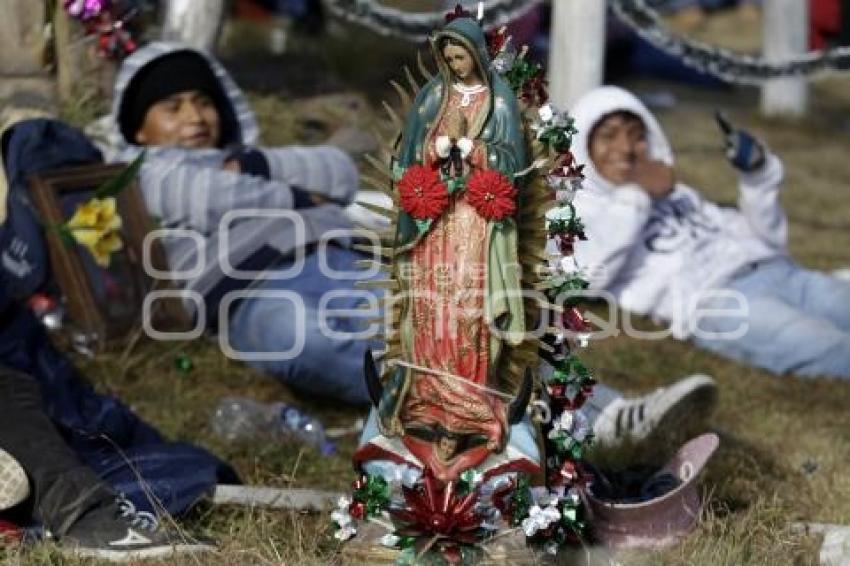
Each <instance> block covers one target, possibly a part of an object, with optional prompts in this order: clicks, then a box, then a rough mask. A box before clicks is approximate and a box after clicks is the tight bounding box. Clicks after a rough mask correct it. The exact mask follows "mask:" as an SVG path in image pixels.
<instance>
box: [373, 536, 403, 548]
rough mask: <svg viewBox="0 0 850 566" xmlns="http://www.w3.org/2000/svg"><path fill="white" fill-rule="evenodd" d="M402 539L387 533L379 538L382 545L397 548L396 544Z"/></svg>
mask: <svg viewBox="0 0 850 566" xmlns="http://www.w3.org/2000/svg"><path fill="white" fill-rule="evenodd" d="M400 540H401V538H399V537H397V536H395V535H394V534H392V533H387V534H385V535H384V536H382V537H381V538H380V539H378V543H379V544H381V545H382V546H386V547H387V548H395V547H396V545H397V544H398V541H400Z"/></svg>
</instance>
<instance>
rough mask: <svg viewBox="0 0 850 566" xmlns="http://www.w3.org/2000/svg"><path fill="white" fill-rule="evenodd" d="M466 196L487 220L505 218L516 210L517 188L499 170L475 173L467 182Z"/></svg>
mask: <svg viewBox="0 0 850 566" xmlns="http://www.w3.org/2000/svg"><path fill="white" fill-rule="evenodd" d="M466 198H467V200H468V201H469V204H471V205H472V206H474V207H475V209H476V210H477V211H478V214H480V215H481V216H483V217H484V218H486V219H487V220H496V221H499V220H504V219H505V218H507V217H508V216H511V215H513V213H514V212H516V188H515V187H514V186H513V184H512V183H511V182H510V180H508V178H507V177H505V176H504V175H502V174H501V173H499V172H498V171H492V170H481V169H479V170H478V171H476V172H475V173H473V174H472V176H471V177H470V178H469V181H468V182H467V184H466Z"/></svg>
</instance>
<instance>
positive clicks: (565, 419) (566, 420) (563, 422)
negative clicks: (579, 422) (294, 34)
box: [552, 411, 575, 433]
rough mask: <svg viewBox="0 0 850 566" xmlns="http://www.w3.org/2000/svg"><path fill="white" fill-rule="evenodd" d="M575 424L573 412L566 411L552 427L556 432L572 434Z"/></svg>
mask: <svg viewBox="0 0 850 566" xmlns="http://www.w3.org/2000/svg"><path fill="white" fill-rule="evenodd" d="M574 422H575V418H574V417H573V411H564V412H563V413H561V416H560V417H558V418H557V419H555V422H553V423H552V426H553V427H554V429H555V430H560V431H563V432H567V433H569V432H571V431H572V429H573V423H574Z"/></svg>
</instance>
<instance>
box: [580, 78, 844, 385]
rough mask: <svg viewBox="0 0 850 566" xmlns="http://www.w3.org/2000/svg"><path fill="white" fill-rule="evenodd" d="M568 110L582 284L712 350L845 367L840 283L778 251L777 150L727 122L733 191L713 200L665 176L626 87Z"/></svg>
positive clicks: (602, 91) (760, 362)
mask: <svg viewBox="0 0 850 566" xmlns="http://www.w3.org/2000/svg"><path fill="white" fill-rule="evenodd" d="M572 115H573V117H574V118H575V127H576V128H577V129H578V134H577V135H576V136H575V138H574V140H573V148H574V149H573V152H574V155H575V157H576V159H577V161H578V162H579V163H584V164H586V167H585V169H584V173H585V175H586V180H585V182H584V190H582V191H579V192H578V194H577V195H576V197H575V200H574V205H575V207H576V210H577V211H578V214H579V216H580V217H581V218H582V220H583V221H584V224H585V226H586V232H587V236H588V239H587V241H582V242H579V243H577V245H576V246H575V260H576V263H577V264H578V265H579V266H580V267H581V268H583V269H585V270H586V272H587V273H588V274H589V276H590V281H591V286H592V288H593V289H596V290H604V291H607V292H609V293H610V294H611V295H612V296H613V298H614V299H615V300H616V302H617V303H618V304H619V306H620V307H622V308H623V309H625V310H626V311H630V312H633V313H638V314H642V315H648V316H650V317H652V318H653V319H655V320H658V321H665V322H667V323H669V324H670V327H669V329H670V333H671V334H672V335H673V336H674V337H676V338H679V339H687V338H691V339H693V341H694V342H695V343H696V344H698V345H700V346H703V347H705V348H708V349H710V350H713V351H714V352H717V353H719V354H721V355H723V356H726V357H729V358H732V359H735V360H739V361H742V362H744V363H748V364H753V365H756V366H758V367H761V368H765V369H767V370H769V371H771V372H773V373H777V374H783V373H795V374H798V375H803V376H833V377H842V378H846V377H850V308H848V305H850V284H848V283H847V282H846V281H841V280H839V279H837V278H834V277H830V276H828V275H826V274H823V273H818V272H814V271H810V270H807V269H805V268H803V267H801V266H800V265H799V264H797V263H796V262H795V261H794V260H793V259H791V257H790V256H789V254H788V250H787V245H786V244H787V238H788V223H787V219H786V216H785V213H784V211H783V209H782V207H781V206H780V204H779V190H780V185H781V183H782V179H783V166H782V163H781V161H780V160H779V158H778V157H776V156H775V155H773V154H772V153H770V152H769V151H768V150H767V149H766V148H765V147H764V146H763V145H762V144H760V143H759V142H757V141H756V140H755V139H754V138H753V137H752V136H750V135H749V134H747V133H746V132H743V131H736V130H732V129H728V126H727V130H726V131H725V134H726V140H727V156H728V157H729V159H730V161H731V162H732V165H733V166H735V167H736V168H737V169H738V170H739V185H740V196H739V200H738V208H737V209H732V208H723V207H720V206H718V205H717V204H715V203H712V202H709V201H707V200H706V199H705V198H703V196H702V195H701V194H700V193H699V192H698V191H696V190H695V189H693V188H692V187H689V186H687V185H685V184H683V183H681V182H678V181H676V180H675V175H674V171H673V165H674V162H673V152H672V149H671V147H670V144H669V142H668V141H667V138H666V136H665V135H664V132H663V131H662V129H661V126H660V125H659V123H658V121H657V120H656V119H655V117H654V116H653V115H652V113H651V112H650V111H649V110H648V109H647V108H646V106H644V105H643V104H642V103H641V102H640V101H639V100H638V99H637V97H635V96H634V95H632V94H631V93H629V92H627V91H625V90H623V89H621V88H617V87H611V86H606V87H601V88H598V89H595V90H593V91H591V92H589V93H587V94H586V95H585V96H583V97H582V98H581V99H580V100H579V101H578V102H577V103H576V104H575V106H574V107H573V109H572Z"/></svg>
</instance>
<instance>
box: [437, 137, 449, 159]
mask: <svg viewBox="0 0 850 566" xmlns="http://www.w3.org/2000/svg"><path fill="white" fill-rule="evenodd" d="M434 149H435V150H436V151H437V155H438V156H439V157H443V158H445V157H448V156H449V152H450V151H451V149H452V140H451V139H449V136H439V137H438V138H437V139H436V140H434Z"/></svg>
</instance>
